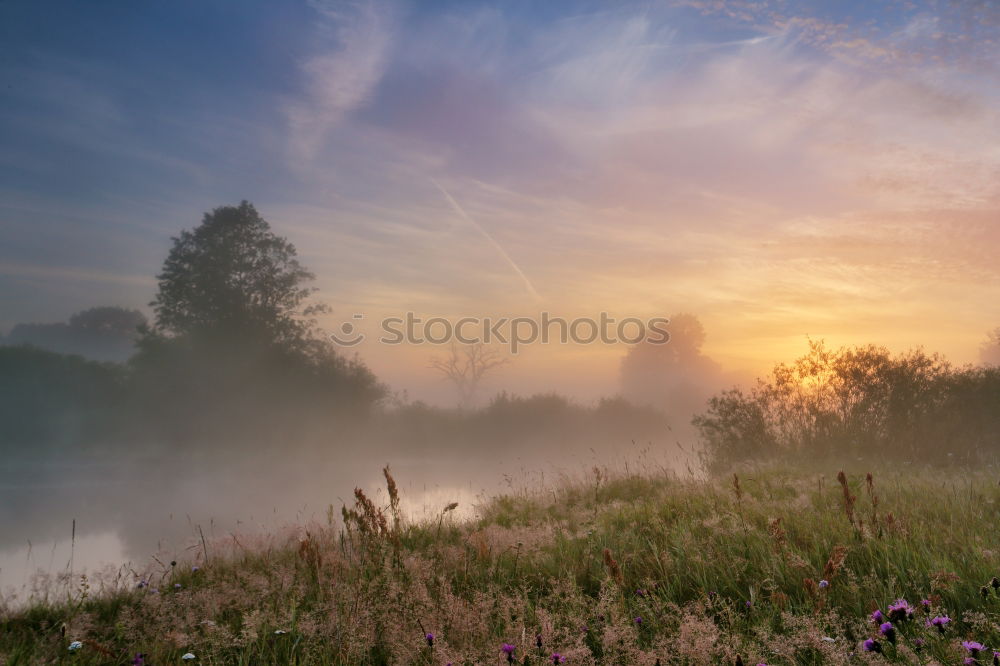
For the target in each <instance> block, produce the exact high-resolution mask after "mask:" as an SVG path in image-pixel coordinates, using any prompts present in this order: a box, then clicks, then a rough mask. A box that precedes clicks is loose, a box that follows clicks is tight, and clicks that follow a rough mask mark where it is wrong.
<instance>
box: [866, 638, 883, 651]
mask: <svg viewBox="0 0 1000 666" xmlns="http://www.w3.org/2000/svg"><path fill="white" fill-rule="evenodd" d="M862 647H863V648H864V649H865V652H881V651H882V644H881V643H879V642H878V641H877V640H875V639H873V638H868V639H866V640H865V642H864V643H862Z"/></svg>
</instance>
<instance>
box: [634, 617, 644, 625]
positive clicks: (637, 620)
mask: <svg viewBox="0 0 1000 666" xmlns="http://www.w3.org/2000/svg"><path fill="white" fill-rule="evenodd" d="M635 623H636V624H637V625H639V626H640V627H641V626H642V618H641V617H637V618H635Z"/></svg>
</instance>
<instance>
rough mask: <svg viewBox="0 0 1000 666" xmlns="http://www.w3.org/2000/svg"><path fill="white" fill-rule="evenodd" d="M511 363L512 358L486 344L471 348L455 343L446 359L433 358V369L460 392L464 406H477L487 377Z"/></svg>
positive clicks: (459, 398) (460, 400) (460, 401)
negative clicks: (476, 402) (481, 387)
mask: <svg viewBox="0 0 1000 666" xmlns="http://www.w3.org/2000/svg"><path fill="white" fill-rule="evenodd" d="M507 363H510V359H509V358H506V357H504V356H501V354H500V352H499V351H498V350H496V349H494V348H492V347H487V346H486V345H484V344H483V343H482V342H477V343H475V344H471V345H458V344H456V343H454V342H452V343H451V347H449V349H448V354H447V355H446V356H443V357H440V356H434V357H431V363H430V367H431V368H432V369H434V370H435V371H437V372H438V373H439V374H440V375H441V377H442V378H444V379H446V380H448V381H449V382H451V383H452V385H453V386H454V387H455V390H456V391H457V392H458V401H459V405H460V406H462V407H471V406H472V405H473V404H475V399H476V395H477V394H478V392H479V386H480V383H481V382H482V380H483V377H485V376H486V374H487V373H489V372H490V371H491V370H494V369H496V368H498V367H500V366H503V365H506V364H507Z"/></svg>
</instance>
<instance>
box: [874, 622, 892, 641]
mask: <svg viewBox="0 0 1000 666" xmlns="http://www.w3.org/2000/svg"><path fill="white" fill-rule="evenodd" d="M878 631H879V633H880V634H882V635H883V636H885V637H886V639H888V641H889V642H890V643H895V642H896V628H895V627H893V626H892V622H883V623H882V624H880V625H879V628H878Z"/></svg>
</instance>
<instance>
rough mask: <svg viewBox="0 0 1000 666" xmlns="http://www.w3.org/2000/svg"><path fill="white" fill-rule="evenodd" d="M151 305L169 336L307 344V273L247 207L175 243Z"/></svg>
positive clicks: (222, 213) (217, 214) (210, 218)
mask: <svg viewBox="0 0 1000 666" xmlns="http://www.w3.org/2000/svg"><path fill="white" fill-rule="evenodd" d="M157 277H158V279H159V290H158V292H157V294H156V298H155V300H154V301H153V302H152V303H151V304H150V305H151V306H152V307H153V309H154V312H155V313H156V330H157V331H158V332H160V333H164V334H167V335H169V336H190V337H192V338H195V339H209V340H217V339H218V338H220V337H226V338H230V339H239V340H251V341H254V342H264V343H273V344H276V345H279V346H283V347H287V348H301V347H302V346H303V345H304V344H305V343H306V341H307V340H308V332H309V328H310V320H309V317H310V315H312V314H314V313H316V312H317V311H318V310H319V307H318V306H312V307H310V306H308V305H307V304H306V301H307V299H308V298H309V296H310V295H311V294H312V293H313V291H314V289H312V288H311V287H308V286H307V285H306V283H307V282H308V281H310V280H312V279H313V274H312V273H310V272H309V271H307V270H306V269H305V268H303V267H302V265H301V264H299V262H298V259H296V250H295V246H294V245H292V244H291V243H290V242H288V241H287V240H286V239H284V238H282V237H280V236H277V235H276V234H274V233H273V232H272V231H271V227H270V225H269V224H268V223H267V221H266V220H264V219H263V218H262V217H261V216H260V215H259V214H258V213H257V210H256V209H255V208H254V207H253V205H252V204H250V203H248V202H247V201H243V202H242V203H240V204H239V205H238V206H222V207H220V208H216V209H215V210H213V211H212V212H210V213H206V214H205V217H204V219H203V220H202V223H201V225H199V226H198V227H197V228H195V229H194V230H192V231H183V232H182V233H181V235H180V236H178V237H176V238H174V246H173V248H172V249H171V250H170V254H169V255H168V256H167V259H166V262H165V263H164V264H163V272H162V273H161V274H160V275H159V276H157Z"/></svg>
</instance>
